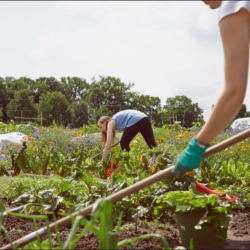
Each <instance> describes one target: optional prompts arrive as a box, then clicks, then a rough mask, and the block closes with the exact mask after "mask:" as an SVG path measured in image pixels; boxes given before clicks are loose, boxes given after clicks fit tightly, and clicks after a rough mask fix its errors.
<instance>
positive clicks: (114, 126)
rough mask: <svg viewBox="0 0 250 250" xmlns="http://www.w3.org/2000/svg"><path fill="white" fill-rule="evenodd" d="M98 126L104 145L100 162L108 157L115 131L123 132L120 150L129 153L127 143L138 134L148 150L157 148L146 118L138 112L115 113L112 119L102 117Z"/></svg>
mask: <svg viewBox="0 0 250 250" xmlns="http://www.w3.org/2000/svg"><path fill="white" fill-rule="evenodd" d="M98 126H99V128H100V129H101V130H102V134H101V141H102V144H103V145H105V148H104V151H103V156H102V160H101V162H100V164H99V165H102V164H103V162H104V159H105V158H106V157H107V156H108V154H109V152H110V149H111V145H112V144H113V143H114V139H115V135H116V130H118V131H124V133H123V135H122V138H121V141H120V145H121V148H122V150H124V149H126V151H127V152H129V151H130V147H129V143H130V142H131V141H132V140H133V138H134V137H135V136H136V135H137V134H138V133H139V132H140V133H141V134H142V136H143V138H144V140H145V141H146V143H147V145H148V146H149V148H151V149H152V148H153V147H157V145H156V142H155V138H154V134H153V129H152V126H151V123H150V120H149V118H148V116H147V115H146V114H144V113H142V112H140V111H137V110H133V109H127V110H123V111H120V112H118V113H116V114H115V115H114V116H113V117H112V118H110V117H109V116H102V117H101V118H100V119H99V120H98Z"/></svg>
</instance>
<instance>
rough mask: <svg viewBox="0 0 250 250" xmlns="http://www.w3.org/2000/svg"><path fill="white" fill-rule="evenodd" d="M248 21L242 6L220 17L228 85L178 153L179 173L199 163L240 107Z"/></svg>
mask: <svg viewBox="0 0 250 250" xmlns="http://www.w3.org/2000/svg"><path fill="white" fill-rule="evenodd" d="M248 25H249V12H248V11H247V10H246V9H241V10H240V11H239V12H237V13H235V14H232V15H229V16H226V17H224V18H223V19H222V20H221V21H220V32H221V38H222V42H223V48H224V57H225V66H224V70H225V87H224V90H223V92H222V94H221V96H220V97H219V99H218V101H217V103H216V104H215V106H214V108H213V111H212V114H211V116H210V117H209V119H208V121H207V123H206V124H205V125H204V127H203V128H202V129H201V131H200V132H199V134H198V135H197V136H196V137H195V138H193V139H192V140H191V141H190V143H189V144H188V147H187V148H186V149H185V150H184V151H183V152H182V153H181V155H180V156H179V158H178V160H177V162H176V164H175V167H174V169H173V171H172V173H173V175H175V176H176V177H181V176H183V175H184V174H185V173H186V172H189V171H192V170H193V169H195V168H198V167H199V166H200V163H201V161H202V159H203V155H204V153H205V151H206V149H207V148H208V147H209V144H211V142H212V141H213V140H214V138H215V137H216V136H217V135H218V134H219V133H220V132H221V131H222V130H223V129H225V127H226V126H227V125H228V124H229V123H230V122H231V121H232V120H233V118H234V117H235V116H236V115H237V113H238V112H239V110H240V108H241V105H242V103H243V100H244V97H245V93H246V86H247V77H248V58H249V27H248Z"/></svg>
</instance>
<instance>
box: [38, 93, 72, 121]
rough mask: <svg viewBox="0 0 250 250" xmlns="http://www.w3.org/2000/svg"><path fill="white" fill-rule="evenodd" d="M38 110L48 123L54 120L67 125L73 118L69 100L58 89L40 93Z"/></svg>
mask: <svg viewBox="0 0 250 250" xmlns="http://www.w3.org/2000/svg"><path fill="white" fill-rule="evenodd" d="M38 110H39V112H42V113H43V117H44V118H47V119H48V121H49V122H50V123H51V122H52V121H53V120H55V121H56V122H57V123H58V124H61V123H62V124H63V125H67V124H69V123H70V122H71V121H72V119H73V118H74V112H73V110H72V109H71V108H70V105H69V102H68V101H67V99H66V97H65V95H64V94H62V93H61V92H59V91H54V92H51V93H50V92H47V93H45V94H42V95H41V97H40V102H39V105H38Z"/></svg>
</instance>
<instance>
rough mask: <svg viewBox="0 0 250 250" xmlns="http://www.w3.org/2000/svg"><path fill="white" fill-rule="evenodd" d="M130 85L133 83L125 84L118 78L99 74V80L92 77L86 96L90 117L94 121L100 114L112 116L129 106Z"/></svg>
mask: <svg viewBox="0 0 250 250" xmlns="http://www.w3.org/2000/svg"><path fill="white" fill-rule="evenodd" d="M132 86H134V84H132V83H129V84H125V83H123V82H122V81H121V79H120V78H115V77H110V76H107V77H104V76H100V79H99V81H96V80H95V78H93V79H92V83H91V85H90V90H89V93H88V95H87V98H86V101H87V103H88V105H89V111H90V112H89V117H90V119H91V120H93V121H94V120H97V119H98V118H99V117H100V116H102V115H108V116H112V115H113V114H115V113H117V112H119V111H120V110H124V109H128V108H131V105H130V99H129V98H130V89H131V87H132ZM93 110H95V112H93Z"/></svg>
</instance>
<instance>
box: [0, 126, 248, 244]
mask: <svg viewBox="0 0 250 250" xmlns="http://www.w3.org/2000/svg"><path fill="white" fill-rule="evenodd" d="M248 137H250V129H248V130H246V131H244V132H242V133H240V134H238V135H234V136H232V137H231V138H228V139H226V140H224V141H223V142H220V143H218V144H216V145H214V146H212V147H210V148H208V149H207V150H206V152H205V154H204V158H207V157H209V156H211V155H213V154H215V153H218V152H220V151H222V150H224V149H226V148H228V147H231V146H233V145H234V144H236V143H238V142H240V141H243V140H244V139H246V138H248ZM173 168H174V165H171V166H170V167H168V168H167V169H165V170H163V171H161V172H158V173H156V174H154V175H152V176H150V177H148V178H146V179H144V180H142V181H140V182H137V183H135V184H133V185H131V186H129V187H127V188H124V189H122V190H121V191H119V192H117V193H115V194H112V195H110V196H108V197H106V198H105V199H110V200H111V201H112V203H115V202H117V201H119V200H121V199H122V198H124V197H126V196H128V195H131V194H133V193H135V192H137V191H139V190H141V189H143V188H145V187H147V186H150V185H152V184H154V183H155V182H157V181H161V180H163V179H165V178H167V177H169V176H170V175H171V173H172V170H173ZM92 207H93V204H92V205H90V206H88V207H86V208H83V209H82V210H81V211H80V214H81V215H82V216H87V215H89V214H90V213H91V210H92ZM77 215H79V212H75V213H73V214H72V215H70V216H66V217H65V218H62V219H60V220H58V221H56V222H54V223H52V224H50V225H49V227H50V230H51V232H54V231H55V225H57V227H58V229H60V228H63V227H65V226H67V225H69V224H70V223H71V222H72V220H71V216H74V217H76V216H77ZM36 232H37V233H38V234H39V235H40V236H46V234H47V227H44V228H41V229H39V230H38V231H36ZM36 232H33V233H31V234H28V235H26V236H25V237H23V238H21V239H19V240H16V241H14V242H13V244H14V245H16V244H17V243H21V244H20V246H23V245H26V244H27V243H28V242H31V241H33V240H35V239H36ZM1 249H11V245H10V244H8V245H6V246H4V247H2V248H1Z"/></svg>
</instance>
